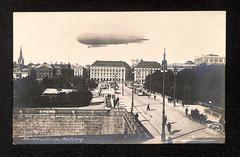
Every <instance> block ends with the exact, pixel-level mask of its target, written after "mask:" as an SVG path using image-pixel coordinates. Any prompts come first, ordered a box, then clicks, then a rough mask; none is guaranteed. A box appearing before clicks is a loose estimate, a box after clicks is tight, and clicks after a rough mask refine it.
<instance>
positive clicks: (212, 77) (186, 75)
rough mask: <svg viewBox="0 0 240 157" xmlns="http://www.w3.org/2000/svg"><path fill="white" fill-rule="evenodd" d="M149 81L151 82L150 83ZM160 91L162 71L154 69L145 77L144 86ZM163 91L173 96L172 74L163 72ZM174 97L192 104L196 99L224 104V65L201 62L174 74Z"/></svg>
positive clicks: (222, 105) (219, 104)
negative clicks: (153, 71) (152, 72)
mask: <svg viewBox="0 0 240 157" xmlns="http://www.w3.org/2000/svg"><path fill="white" fill-rule="evenodd" d="M150 82H151V83H150ZM150 84H151V89H152V91H155V92H159V93H162V90H163V88H162V73H161V72H160V71H156V72H155V73H154V74H152V75H148V76H147V77H146V83H145V88H146V89H148V90H149V89H150ZM165 93H166V95H168V96H172V97H173V93H174V74H173V72H172V71H170V70H169V71H168V72H167V73H165ZM176 98H177V99H180V100H182V101H185V102H186V103H188V104H193V103H196V102H198V101H200V102H204V103H208V102H209V101H211V102H212V104H213V105H216V106H221V107H224V106H225V66H224V65H206V64H202V65H200V66H197V67H195V68H193V69H184V70H182V71H180V72H179V73H178V74H177V75H176Z"/></svg>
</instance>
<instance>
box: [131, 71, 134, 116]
mask: <svg viewBox="0 0 240 157" xmlns="http://www.w3.org/2000/svg"><path fill="white" fill-rule="evenodd" d="M132 73H133V86H132V105H131V112H133V106H134V93H133V90H134V89H133V88H134V68H133V72H132Z"/></svg>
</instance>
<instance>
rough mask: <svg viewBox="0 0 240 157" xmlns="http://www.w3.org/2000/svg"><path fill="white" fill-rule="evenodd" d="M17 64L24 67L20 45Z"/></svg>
mask: <svg viewBox="0 0 240 157" xmlns="http://www.w3.org/2000/svg"><path fill="white" fill-rule="evenodd" d="M18 64H19V65H20V66H22V65H24V58H23V54H22V45H21V47H20V55H19V58H18Z"/></svg>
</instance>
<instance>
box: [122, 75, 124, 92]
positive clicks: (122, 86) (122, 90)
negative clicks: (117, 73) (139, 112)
mask: <svg viewBox="0 0 240 157" xmlns="http://www.w3.org/2000/svg"><path fill="white" fill-rule="evenodd" d="M123 73H124V70H123ZM123 73H122V95H123V96H124V85H123V82H124V81H123V80H124V79H123V76H124V75H123Z"/></svg>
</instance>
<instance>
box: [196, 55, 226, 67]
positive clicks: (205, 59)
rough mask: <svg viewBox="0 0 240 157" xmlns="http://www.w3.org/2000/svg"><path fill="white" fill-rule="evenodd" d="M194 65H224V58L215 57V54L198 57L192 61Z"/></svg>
mask: <svg viewBox="0 0 240 157" xmlns="http://www.w3.org/2000/svg"><path fill="white" fill-rule="evenodd" d="M194 62H195V64H197V65H199V64H203V63H205V64H207V65H210V64H225V58H224V57H220V56H219V55H215V54H208V55H203V56H200V57H196V58H195V60H194Z"/></svg>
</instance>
